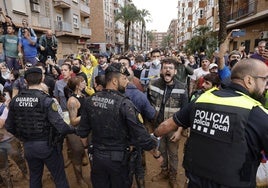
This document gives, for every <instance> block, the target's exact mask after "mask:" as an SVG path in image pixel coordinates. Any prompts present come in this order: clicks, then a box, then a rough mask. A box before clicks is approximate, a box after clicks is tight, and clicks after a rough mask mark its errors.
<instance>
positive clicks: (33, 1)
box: [30, 0, 40, 4]
mask: <svg viewBox="0 0 268 188" xmlns="http://www.w3.org/2000/svg"><path fill="white" fill-rule="evenodd" d="M30 2H31V3H36V4H39V3H40V0H30Z"/></svg>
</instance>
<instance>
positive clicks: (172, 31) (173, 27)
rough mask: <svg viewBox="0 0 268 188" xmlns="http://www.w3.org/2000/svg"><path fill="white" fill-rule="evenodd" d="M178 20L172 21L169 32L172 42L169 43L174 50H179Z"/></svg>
mask: <svg viewBox="0 0 268 188" xmlns="http://www.w3.org/2000/svg"><path fill="white" fill-rule="evenodd" d="M177 28H178V20H177V19H173V20H171V22H170V24H169V27H168V31H167V36H170V41H169V48H171V49H173V50H177V46H178V43H177V38H178V29H177Z"/></svg>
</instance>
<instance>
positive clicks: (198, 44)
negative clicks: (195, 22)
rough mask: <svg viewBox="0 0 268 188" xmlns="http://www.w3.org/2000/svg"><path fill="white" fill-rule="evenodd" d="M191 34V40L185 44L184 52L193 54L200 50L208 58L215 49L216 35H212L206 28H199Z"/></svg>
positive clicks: (208, 28)
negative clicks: (203, 51) (204, 52)
mask: <svg viewBox="0 0 268 188" xmlns="http://www.w3.org/2000/svg"><path fill="white" fill-rule="evenodd" d="M193 33H194V36H193V37H192V39H191V40H189V41H188V42H187V43H186V47H185V51H186V52H187V53H190V54H194V53H195V52H197V51H200V50H201V49H202V50H205V51H206V54H207V55H208V56H209V57H210V56H211V55H212V53H213V52H214V51H215V49H216V48H217V36H216V33H213V32H212V31H211V28H210V27H208V26H202V27H199V28H197V29H196V30H194V32H193Z"/></svg>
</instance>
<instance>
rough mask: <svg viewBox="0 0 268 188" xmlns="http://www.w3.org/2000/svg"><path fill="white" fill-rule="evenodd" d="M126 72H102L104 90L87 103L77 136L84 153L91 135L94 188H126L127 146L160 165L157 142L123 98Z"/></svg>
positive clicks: (116, 67)
mask: <svg viewBox="0 0 268 188" xmlns="http://www.w3.org/2000/svg"><path fill="white" fill-rule="evenodd" d="M127 76H129V72H128V70H127V68H126V67H125V66H124V65H122V64H121V63H112V64H110V65H109V66H108V67H107V69H106V70H105V81H106V87H105V89H104V90H102V91H100V92H96V93H95V94H93V95H92V96H91V97H90V98H88V99H86V101H85V105H84V108H83V109H82V114H81V121H80V126H79V127H78V130H77V134H78V135H79V136H80V137H81V140H82V143H83V145H84V147H85V149H87V148H88V140H87V137H88V134H89V133H90V132H91V131H92V145H93V149H92V147H90V148H89V150H90V151H89V153H90V154H92V155H93V159H92V160H93V164H92V166H91V180H92V184H93V187H101V188H118V187H122V188H128V187H131V182H130V181H129V177H128V176H129V168H128V159H129V153H130V150H131V148H130V147H129V146H130V144H133V145H135V146H139V147H141V148H142V149H144V150H147V151H150V152H151V153H152V155H153V156H154V157H155V158H156V159H157V160H158V161H159V162H162V159H163V158H162V157H161V153H160V152H159V151H158V150H157V149H156V147H157V141H156V139H155V138H154V137H151V136H150V134H149V133H148V132H147V131H146V129H145V127H144V125H143V124H142V123H143V119H142V117H141V115H140V113H138V111H137V109H136V108H135V106H134V104H133V103H132V102H131V101H130V100H129V99H128V98H127V97H125V95H124V94H123V93H124V92H125V89H126V86H127V84H128V78H127Z"/></svg>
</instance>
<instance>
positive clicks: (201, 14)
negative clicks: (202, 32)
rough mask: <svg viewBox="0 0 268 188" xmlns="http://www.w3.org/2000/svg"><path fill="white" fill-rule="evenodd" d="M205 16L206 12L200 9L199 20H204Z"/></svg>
mask: <svg viewBox="0 0 268 188" xmlns="http://www.w3.org/2000/svg"><path fill="white" fill-rule="evenodd" d="M203 14H204V10H203V9H200V14H199V18H203V16H204V15H203Z"/></svg>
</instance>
